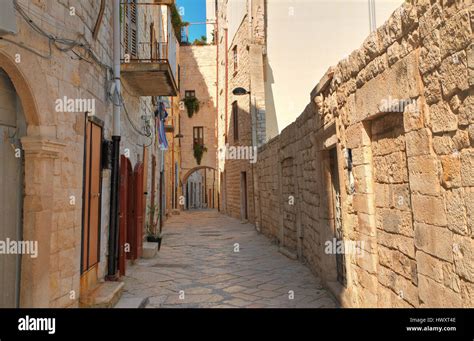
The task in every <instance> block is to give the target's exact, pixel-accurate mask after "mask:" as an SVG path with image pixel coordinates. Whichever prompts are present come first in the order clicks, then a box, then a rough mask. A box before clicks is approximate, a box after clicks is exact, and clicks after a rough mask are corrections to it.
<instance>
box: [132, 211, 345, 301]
mask: <svg viewBox="0 0 474 341" xmlns="http://www.w3.org/2000/svg"><path fill="white" fill-rule="evenodd" d="M163 233H164V237H163V245H162V248H161V251H160V252H159V253H158V255H157V256H156V257H155V258H154V259H147V260H144V259H142V260H140V261H138V262H137V263H136V264H135V265H134V266H131V267H129V268H128V269H127V276H126V277H125V278H124V281H125V291H124V295H123V296H124V297H148V298H149V303H148V305H147V308H160V307H162V308H189V307H191V308H236V307H245V308H273V307H274V308H286V307H299V308H325V307H335V306H336V304H335V300H334V299H333V298H332V297H331V296H330V294H329V293H328V292H327V291H326V290H325V289H323V288H322V286H321V284H320V281H319V279H318V278H316V277H314V275H313V274H312V273H311V272H310V270H309V269H308V268H306V267H305V266H304V265H302V264H301V263H299V262H298V261H294V260H291V259H289V258H287V257H285V256H284V255H282V254H281V253H279V252H278V248H277V246H276V245H273V244H272V243H271V242H270V241H269V240H268V239H267V238H266V237H264V236H263V235H259V234H258V233H257V232H256V231H255V228H254V227H253V225H250V224H242V223H240V221H238V220H236V219H233V218H230V217H228V216H225V215H222V214H220V213H218V212H217V211H215V210H199V211H185V212H181V214H180V215H178V216H173V217H171V218H170V219H169V220H168V221H167V222H166V224H165V226H164V229H163ZM236 243H238V244H239V252H234V248H235V247H236V245H235V244H236ZM290 291H293V292H294V299H289V296H290V294H289V292H290ZM183 293H184V299H182V297H183ZM180 294H181V298H180Z"/></svg>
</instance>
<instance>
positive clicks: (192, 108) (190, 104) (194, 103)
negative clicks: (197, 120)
mask: <svg viewBox="0 0 474 341" xmlns="http://www.w3.org/2000/svg"><path fill="white" fill-rule="evenodd" d="M184 105H185V106H186V110H187V111H188V117H189V118H191V117H193V115H194V113H197V112H198V111H199V101H198V99H197V98H196V96H189V97H185V98H184Z"/></svg>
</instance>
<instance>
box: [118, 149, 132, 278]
mask: <svg viewBox="0 0 474 341" xmlns="http://www.w3.org/2000/svg"><path fill="white" fill-rule="evenodd" d="M130 173H132V164H131V163H130V160H129V159H127V158H126V157H125V156H124V155H122V156H121V157H120V213H119V218H120V225H119V226H120V227H119V262H118V263H119V273H120V276H124V275H125V273H126V259H127V252H126V251H127V249H128V248H129V247H127V242H128V238H127V231H128V223H129V220H130V217H129V208H128V207H129V195H130V194H131V192H130Z"/></svg>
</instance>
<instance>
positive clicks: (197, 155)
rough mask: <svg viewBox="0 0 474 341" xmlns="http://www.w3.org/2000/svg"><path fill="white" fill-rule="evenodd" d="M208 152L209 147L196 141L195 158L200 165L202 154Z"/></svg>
mask: <svg viewBox="0 0 474 341" xmlns="http://www.w3.org/2000/svg"><path fill="white" fill-rule="evenodd" d="M204 152H207V148H206V147H205V146H204V145H203V144H201V143H194V158H195V159H196V162H197V164H198V165H200V164H201V160H202V156H203V154H204Z"/></svg>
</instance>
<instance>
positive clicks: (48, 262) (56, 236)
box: [0, 0, 158, 307]
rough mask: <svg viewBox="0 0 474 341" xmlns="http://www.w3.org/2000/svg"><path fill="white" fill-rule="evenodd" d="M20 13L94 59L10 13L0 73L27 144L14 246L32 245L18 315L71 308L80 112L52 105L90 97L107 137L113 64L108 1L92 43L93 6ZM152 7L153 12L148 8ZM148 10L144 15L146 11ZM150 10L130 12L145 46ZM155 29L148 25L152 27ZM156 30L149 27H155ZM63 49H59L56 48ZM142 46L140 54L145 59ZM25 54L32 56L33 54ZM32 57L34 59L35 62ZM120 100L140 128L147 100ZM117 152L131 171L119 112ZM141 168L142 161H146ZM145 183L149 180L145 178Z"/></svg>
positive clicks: (136, 152)
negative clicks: (11, 28) (9, 86)
mask: <svg viewBox="0 0 474 341" xmlns="http://www.w3.org/2000/svg"><path fill="white" fill-rule="evenodd" d="M18 2H19V4H20V6H21V7H22V8H23V9H24V11H25V12H26V13H27V15H28V16H29V17H30V18H31V19H32V20H33V21H34V22H35V23H36V24H38V26H39V27H41V28H42V29H43V30H45V31H47V32H49V33H50V34H52V35H54V36H57V37H61V38H67V39H71V40H76V39H79V40H80V41H81V42H83V43H86V45H90V48H91V50H92V51H93V53H94V55H95V56H96V58H97V59H98V60H99V61H100V63H97V62H95V61H92V60H91V59H92V57H91V56H90V55H89V54H87V53H85V52H84V50H83V49H81V48H80V47H76V48H75V49H74V52H76V53H73V52H72V51H64V52H61V51H59V50H58V49H56V48H54V47H53V48H52V49H51V55H49V51H50V50H49V46H48V39H47V38H46V37H43V36H41V35H39V34H38V33H37V32H35V31H34V30H33V29H32V28H31V27H30V26H29V25H28V24H27V22H26V21H25V20H24V19H23V18H22V17H21V16H20V15H19V14H18V13H17V16H16V17H17V27H18V34H17V35H9V36H8V37H7V38H8V39H10V40H13V41H14V42H16V43H19V44H22V45H23V46H25V47H28V48H29V49H26V48H22V47H20V46H18V45H15V44H14V43H10V42H6V41H2V42H1V43H0V67H2V68H4V69H5V71H6V72H7V74H8V75H9V76H10V78H11V79H12V81H13V83H14V85H15V87H16V89H17V92H18V94H19V96H20V99H21V101H22V106H23V107H24V108H25V116H26V121H27V125H28V129H27V130H28V133H27V136H26V137H25V138H24V139H23V140H22V147H23V151H24V157H25V173H26V174H30V175H31V174H36V176H35V177H31V176H27V177H26V178H25V198H24V207H23V210H24V224H23V232H24V235H23V238H24V239H25V240H37V241H38V242H39V256H38V258H37V259H28V258H27V257H24V258H23V261H22V283H21V299H20V300H21V305H22V306H25V307H69V306H77V305H78V304H79V298H80V291H81V290H80V289H81V286H80V274H81V272H80V264H81V239H82V212H83V207H82V199H83V175H84V172H83V168H84V166H83V158H84V130H85V126H84V124H85V121H86V117H85V113H84V112H59V111H57V110H56V108H55V103H56V100H58V99H63V98H64V97H67V98H68V99H73V100H75V99H93V100H95V115H96V117H97V118H98V119H100V120H101V121H103V125H104V126H103V132H104V138H105V139H110V138H111V135H112V131H111V129H112V115H111V113H112V102H111V101H110V99H109V98H108V93H107V91H108V89H109V88H110V87H109V85H110V84H109V81H110V79H111V78H110V71H109V69H110V68H111V65H112V59H111V58H112V17H111V14H112V2H106V7H105V12H104V16H103V19H102V25H101V28H100V30H99V32H98V36H97V39H94V38H93V37H92V31H93V28H94V26H95V23H96V20H97V14H98V13H99V6H100V2H99V1H94V0H87V1H79V0H70V1H69V0H68V1H64V0H57V1H51V0H33V1H23V0H19V1H18ZM153 7H155V6H153ZM146 8H148V9H146ZM150 8H151V6H138V11H139V25H138V33H139V34H138V40H139V41H149V30H148V27H149V23H151V21H152V19H153V18H155V17H156V13H155V14H154V12H153V11H155V9H150ZM155 27H156V25H155ZM156 29H158V28H157V27H156ZM63 47H65V46H63ZM146 48H147V47H146V46H144V47H142V48H141V49H140V50H139V53H140V54H146V55H147V54H148V52H149V51H146ZM33 51H36V53H35V52H33ZM40 55H41V56H40ZM123 84H124V88H123V97H124V101H125V102H126V105H127V109H128V112H129V116H130V119H131V120H132V121H133V122H134V123H135V125H137V126H140V127H141V126H143V124H142V120H141V116H142V115H146V114H148V115H151V114H152V112H153V111H152V108H151V104H150V98H141V99H140V98H139V96H138V95H137V94H135V93H133V89H130V88H127V84H126V83H125V82H124V83H123ZM121 124H122V143H121V153H124V152H125V149H126V148H127V149H128V150H129V154H130V158H131V159H132V163H133V164H135V163H136V161H137V160H139V159H141V158H142V157H143V155H142V154H143V148H142V146H143V144H149V143H150V139H147V138H143V137H139V136H138V134H137V133H136V132H135V131H134V130H133V129H132V127H131V125H130V123H129V122H128V119H127V118H126V116H125V115H124V114H123V111H122V121H121ZM148 164H149V165H150V164H151V163H148ZM148 179H150V177H148ZM109 194H110V171H109V170H103V171H102V197H101V205H102V206H101V231H100V243H101V246H100V262H99V266H98V272H97V280H99V281H101V280H103V278H104V276H105V272H106V263H107V242H108V230H109V203H110V200H109Z"/></svg>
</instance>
